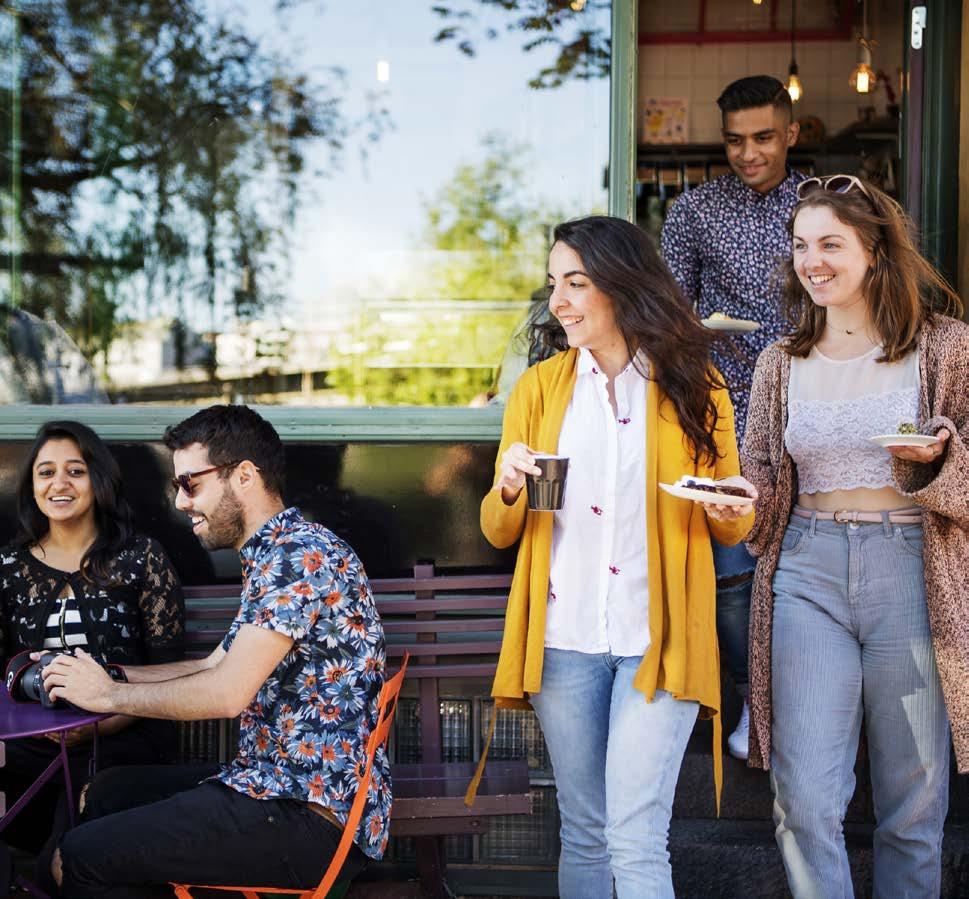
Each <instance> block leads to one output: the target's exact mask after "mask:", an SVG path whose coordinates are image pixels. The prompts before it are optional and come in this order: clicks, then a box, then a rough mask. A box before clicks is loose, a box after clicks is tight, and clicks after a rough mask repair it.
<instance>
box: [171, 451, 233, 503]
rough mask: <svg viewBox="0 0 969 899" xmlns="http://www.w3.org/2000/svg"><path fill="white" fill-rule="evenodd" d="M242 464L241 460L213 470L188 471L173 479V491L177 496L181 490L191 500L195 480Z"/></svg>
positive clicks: (215, 466) (212, 468) (216, 466)
mask: <svg viewBox="0 0 969 899" xmlns="http://www.w3.org/2000/svg"><path fill="white" fill-rule="evenodd" d="M241 462H242V460H241V459H240V460H239V461H238V462H226V463H225V465H213V466H212V467H211V468H203V469H202V470H201V471H186V472H185V474H177V475H175V477H173V478H172V489H174V491H175V494H176V495H177V494H178V491H179V490H181V491H182V493H184V494H185V495H186V496H187V497H188V498H189V499H191V498H192V497H193V496H194V495H195V484H193V483H192V481H193V479H194V478H200V477H202V475H204V474H212V472H213V471H221V470H222V469H223V468H232V467H234V466H236V465H239V464H240V463H241Z"/></svg>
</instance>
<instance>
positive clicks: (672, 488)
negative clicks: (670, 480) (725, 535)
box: [660, 483, 753, 506]
mask: <svg viewBox="0 0 969 899" xmlns="http://www.w3.org/2000/svg"><path fill="white" fill-rule="evenodd" d="M660 487H662V488H663V489H664V490H665V491H666V492H667V493H672V494H673V496H677V497H679V498H680V499H692V500H697V501H699V502H701V503H716V504H717V505H718V506H742V505H744V504H745V503H751V502H753V500H752V499H751V498H750V497H749V496H727V495H726V494H716V493H710V492H709V491H707V490H694V489H693V488H692V487H680V486H679V485H678V484H662V483H661V484H660Z"/></svg>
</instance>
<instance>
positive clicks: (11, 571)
mask: <svg viewBox="0 0 969 899" xmlns="http://www.w3.org/2000/svg"><path fill="white" fill-rule="evenodd" d="M68 583H69V584H70V585H71V588H72V589H73V591H74V596H75V597H76V598H77V604H78V608H79V610H80V613H81V621H82V623H83V625H84V632H85V634H86V635H87V642H88V645H87V647H86V648H87V651H88V652H90V653H92V654H94V655H97V656H99V657H101V658H102V659H103V660H104V661H107V662H116V663H118V664H121V665H150V664H159V663H162V662H174V661H178V660H179V659H181V658H182V656H183V654H184V637H185V601H184V598H183V596H182V586H181V584H180V583H179V580H178V575H177V574H176V572H175V569H174V567H173V566H172V563H171V561H169V559H168V556H166V555H165V551H164V550H163V549H162V548H161V545H160V544H159V543H158V542H157V541H155V540H152V539H151V538H150V537H146V536H144V535H142V534H135V535H133V536H132V537H131V538H130V539H129V540H128V542H127V544H126V545H125V547H124V548H123V549H122V550H121V552H120V553H119V554H118V556H117V558H116V559H115V561H114V566H113V579H112V581H111V583H109V584H108V585H107V586H104V587H101V586H98V585H97V584H95V583H93V582H92V581H90V580H88V579H87V578H85V577H84V576H83V575H82V574H81V573H80V572H77V571H75V572H66V571H60V570H59V569H57V568H51V567H50V566H49V565H45V564H44V563H43V562H42V561H40V560H39V559H37V558H35V557H34V556H33V554H32V553H31V552H30V551H29V550H28V549H26V548H21V547H16V546H13V545H8V546H5V547H4V548H3V549H2V550H0V636H2V651H3V656H4V659H3V663H4V664H6V660H7V659H9V658H10V657H11V656H12V655H14V654H16V653H18V652H21V651H22V650H24V649H40V648H41V647H42V646H43V643H44V631H45V628H46V625H47V619H48V617H49V616H50V614H51V612H52V611H53V610H54V609H55V608H56V605H57V601H58V597H59V596H60V595H61V593H62V591H63V590H64V586H65V584H68ZM0 670H2V668H0Z"/></svg>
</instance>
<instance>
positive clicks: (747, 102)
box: [662, 75, 804, 759]
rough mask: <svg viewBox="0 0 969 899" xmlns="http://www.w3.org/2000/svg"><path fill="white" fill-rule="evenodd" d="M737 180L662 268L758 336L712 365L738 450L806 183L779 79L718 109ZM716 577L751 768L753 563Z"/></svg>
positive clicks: (712, 198) (716, 351) (695, 193)
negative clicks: (795, 167) (724, 392)
mask: <svg viewBox="0 0 969 899" xmlns="http://www.w3.org/2000/svg"><path fill="white" fill-rule="evenodd" d="M717 105H718V106H719V107H720V112H721V116H722V126H723V128H722V134H723V142H724V147H725V149H726V153H727V162H728V163H729V164H730V168H731V170H732V171H731V172H730V173H729V174H727V175H723V176H721V177H719V178H715V179H713V180H712V181H708V182H707V183H706V184H701V185H700V186H699V187H696V188H694V189H693V190H690V191H687V192H686V193H684V194H682V195H681V196H680V197H678V198H677V200H676V202H675V203H673V205H672V206H671V207H670V210H669V213H668V214H667V216H666V221H665V222H664V224H663V235H662V251H663V258H664V259H665V261H666V264H667V265H668V266H669V269H670V271H671V272H672V273H673V277H674V278H676V280H677V281H678V282H679V284H680V287H681V288H682V289H683V292H684V293H685V294H686V295H687V297H689V298H690V299H691V300H693V302H694V304H695V305H696V308H697V312H698V313H699V315H700V317H701V318H707V317H709V316H711V315H712V314H713V313H715V312H719V313H721V314H724V315H727V316H729V317H730V318H742V319H752V320H754V321H757V322H759V323H760V329H759V330H757V331H753V332H747V333H736V334H731V333H724V332H720V333H719V334H718V335H717V336H718V338H719V339H718V340H717V341H715V342H714V345H713V349H712V353H711V355H712V356H713V361H714V364H715V365H716V366H717V368H718V369H719V371H720V373H721V374H722V375H723V377H724V380H725V381H726V383H727V388H728V389H729V391H730V399H731V400H732V401H733V406H734V420H735V422H736V428H737V442H738V443H742V441H743V434H744V424H745V422H746V419H747V402H748V400H749V397H750V384H751V381H752V379H753V375H754V364H755V363H756V362H757V357H758V356H759V355H760V352H761V350H763V349H764V347H765V346H767V345H768V344H769V343H773V342H774V341H775V340H777V339H778V338H779V337H780V336H781V335H782V334H783V333H784V330H785V326H784V321H783V315H782V312H781V302H780V297H781V291H780V284H779V283H778V282H777V281H776V279H774V270H775V268H776V266H777V263H778V261H779V259H781V258H782V257H784V256H789V255H790V252H791V237H790V234H788V231H787V222H788V219H789V218H790V216H791V211H792V210H793V209H794V204H795V203H796V202H797V186H798V184H800V182H801V181H802V180H803V178H804V176H803V175H801V174H800V173H799V172H794V171H791V170H790V169H788V167H787V151H788V149H789V148H791V147H793V146H794V144H795V143H796V142H797V135H798V123H797V122H795V121H794V116H793V108H792V106H791V98H790V95H789V94H788V93H787V91H786V90H785V88H784V85H783V84H781V82H780V81H778V80H777V79H776V78H772V77H770V76H769V75H754V76H752V77H749V78H741V79H740V80H739V81H735V82H733V83H732V84H730V85H728V86H727V87H726V89H725V90H724V91H723V93H722V94H721V95H720V97H719V98H718V100H717ZM713 560H714V566H715V568H716V572H717V632H718V633H719V636H720V648H721V651H722V653H723V658H724V662H725V663H726V665H727V669H728V670H729V671H730V675H731V677H732V678H733V680H734V683H735V684H736V685H737V689H738V691H739V692H740V694H741V696H742V697H743V699H744V706H743V710H742V713H741V716H740V722H739V723H738V725H737V729H736V730H735V731H734V732H733V733H732V734H731V735H730V737H729V738H728V740H727V746H728V748H729V750H730V752H731V754H732V755H735V756H737V757H738V758H742V759H746V758H747V741H748V727H747V724H748V718H747V714H748V710H747V703H746V700H747V685H748V680H747V625H748V619H749V614H750V589H751V578H752V576H753V570H754V559H753V557H752V556H751V555H750V553H748V552H747V550H746V549H745V547H744V545H743V544H742V543H741V544H738V545H737V546H720V545H719V544H717V543H716V542H714V544H713Z"/></svg>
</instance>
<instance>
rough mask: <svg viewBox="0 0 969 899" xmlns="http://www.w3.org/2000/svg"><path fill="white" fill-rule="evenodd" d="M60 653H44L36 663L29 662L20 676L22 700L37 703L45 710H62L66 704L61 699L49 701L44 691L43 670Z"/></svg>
mask: <svg viewBox="0 0 969 899" xmlns="http://www.w3.org/2000/svg"><path fill="white" fill-rule="evenodd" d="M58 655H60V653H57V652H45V653H44V654H43V655H42V656H41V657H40V659H39V660H38V661H36V662H31V664H30V665H28V666H27V667H26V668H25V669H24V673H23V674H22V675H21V676H20V681H19V685H20V692H21V693H22V694H23V696H22V698H23V699H25V700H30V701H33V702H39V703H40V704H41V705H42V706H43V707H44V708H45V709H56V708H64V707H66V706H67V703H66V702H64V700H63V699H51V698H50V696H48V695H47V691H46V690H45V689H44V669H45V668H46V667H47V666H48V665H49V664H50V663H51V662H53V661H54V659H56V658H57V656H58Z"/></svg>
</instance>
